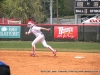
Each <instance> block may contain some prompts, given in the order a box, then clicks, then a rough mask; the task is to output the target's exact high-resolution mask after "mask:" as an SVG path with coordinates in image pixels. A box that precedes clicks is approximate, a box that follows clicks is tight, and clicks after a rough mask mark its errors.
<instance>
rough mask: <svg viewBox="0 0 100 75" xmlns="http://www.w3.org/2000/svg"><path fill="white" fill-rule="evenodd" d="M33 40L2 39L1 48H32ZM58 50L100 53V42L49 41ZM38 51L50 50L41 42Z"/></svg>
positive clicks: (37, 46)
mask: <svg viewBox="0 0 100 75" xmlns="http://www.w3.org/2000/svg"><path fill="white" fill-rule="evenodd" d="M31 42H32V41H0V50H19V51H22V50H23V51H26V50H27V51H29V50H31ZM47 43H48V44H49V45H51V46H52V47H53V48H54V49H56V50H57V51H58V52H90V53H91V52H93V53H100V43H96V42H47ZM36 50H37V51H49V50H48V49H46V48H44V47H43V45H42V44H41V43H38V44H36Z"/></svg>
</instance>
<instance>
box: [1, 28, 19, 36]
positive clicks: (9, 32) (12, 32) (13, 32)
mask: <svg viewBox="0 0 100 75" xmlns="http://www.w3.org/2000/svg"><path fill="white" fill-rule="evenodd" d="M0 38H20V26H0Z"/></svg>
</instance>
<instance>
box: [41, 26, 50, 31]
mask: <svg viewBox="0 0 100 75" xmlns="http://www.w3.org/2000/svg"><path fill="white" fill-rule="evenodd" d="M41 30H46V31H50V30H51V29H50V28H43V27H41Z"/></svg>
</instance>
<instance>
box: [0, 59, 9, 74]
mask: <svg viewBox="0 0 100 75" xmlns="http://www.w3.org/2000/svg"><path fill="white" fill-rule="evenodd" d="M0 75H10V67H9V66H8V65H6V64H5V63H4V62H2V61H0Z"/></svg>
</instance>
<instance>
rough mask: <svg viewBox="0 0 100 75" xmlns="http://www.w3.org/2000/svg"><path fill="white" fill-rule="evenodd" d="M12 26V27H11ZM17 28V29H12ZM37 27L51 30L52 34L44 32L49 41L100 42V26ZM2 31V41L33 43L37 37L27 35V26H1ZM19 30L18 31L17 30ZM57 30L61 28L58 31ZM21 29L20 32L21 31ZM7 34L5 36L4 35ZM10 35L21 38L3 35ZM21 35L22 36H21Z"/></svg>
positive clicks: (42, 25) (49, 25)
mask: <svg viewBox="0 0 100 75" xmlns="http://www.w3.org/2000/svg"><path fill="white" fill-rule="evenodd" d="M7 26H8V28H9V29H8V30H9V31H8V32H7V33H5V30H6V27H7ZM9 26H10V27H9ZM11 26H12V27H14V26H15V28H12V30H11V29H10V28H11ZM16 26H17V27H16ZM37 26H41V27H46V28H51V29H52V30H51V31H50V32H47V31H42V32H43V33H44V35H45V39H46V40H47V41H93V42H100V25H95V24H92V25H83V24H77V25H75V24H64V25H63V24H52V25H51V24H37ZM0 27H1V28H0V30H2V29H3V33H2V32H1V31H0V40H22V41H32V40H34V38H35V36H34V35H32V34H30V35H29V36H26V35H25V32H26V31H28V28H27V26H26V24H13V25H12V24H0ZM19 27H20V28H19ZM17 28H18V29H17ZM57 28H60V29H59V30H57ZM19 29H20V30H19ZM4 33H5V34H4ZM9 33H15V34H16V35H19V37H18V36H17V37H14V36H13V37H14V38H13V37H11V36H10V37H7V36H1V35H3V34H4V35H8V34H9ZM19 33H20V34H19Z"/></svg>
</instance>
